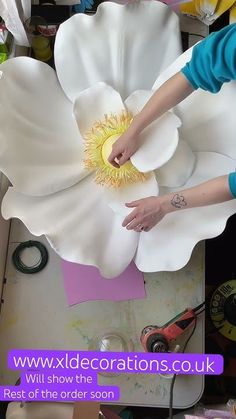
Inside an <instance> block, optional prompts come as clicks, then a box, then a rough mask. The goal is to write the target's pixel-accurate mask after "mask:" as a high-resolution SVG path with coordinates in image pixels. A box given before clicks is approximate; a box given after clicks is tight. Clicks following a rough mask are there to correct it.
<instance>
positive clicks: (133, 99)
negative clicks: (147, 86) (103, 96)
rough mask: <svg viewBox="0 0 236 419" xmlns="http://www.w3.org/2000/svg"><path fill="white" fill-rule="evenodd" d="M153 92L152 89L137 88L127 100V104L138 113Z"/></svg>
mask: <svg viewBox="0 0 236 419" xmlns="http://www.w3.org/2000/svg"><path fill="white" fill-rule="evenodd" d="M153 93H154V92H153V91H152V90H136V91H135V92H133V93H132V94H131V95H130V96H129V97H128V98H127V99H126V100H125V106H126V107H127V109H128V110H129V111H130V112H132V114H133V115H137V113H139V112H140V111H141V110H142V109H143V107H144V105H146V103H147V102H148V101H149V99H150V98H151V97H152V95H153Z"/></svg>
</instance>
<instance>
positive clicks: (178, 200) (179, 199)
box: [171, 193, 187, 208]
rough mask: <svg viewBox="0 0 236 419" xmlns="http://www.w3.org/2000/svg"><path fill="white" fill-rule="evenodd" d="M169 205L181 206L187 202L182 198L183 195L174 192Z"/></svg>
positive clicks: (184, 205)
mask: <svg viewBox="0 0 236 419" xmlns="http://www.w3.org/2000/svg"><path fill="white" fill-rule="evenodd" d="M171 205H173V207H175V208H183V207H186V205H187V202H186V201H185V199H184V196H183V195H179V194H177V193H176V194H175V195H174V196H173V198H172V199H171Z"/></svg>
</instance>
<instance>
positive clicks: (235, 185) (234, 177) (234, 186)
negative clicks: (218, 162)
mask: <svg viewBox="0 0 236 419" xmlns="http://www.w3.org/2000/svg"><path fill="white" fill-rule="evenodd" d="M228 181H229V189H230V192H231V194H232V196H233V197H234V198H236V172H232V173H230V174H229V177H228Z"/></svg>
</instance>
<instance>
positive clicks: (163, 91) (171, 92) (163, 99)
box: [129, 72, 194, 135]
mask: <svg viewBox="0 0 236 419" xmlns="http://www.w3.org/2000/svg"><path fill="white" fill-rule="evenodd" d="M193 91H194V88H193V87H192V86H191V85H190V83H189V82H188V80H187V79H186V77H185V76H184V75H183V74H182V73H181V72H179V73H177V74H175V75H174V76H173V77H171V78H170V79H169V80H167V81H166V82H165V83H164V84H163V85H162V86H161V87H160V88H159V89H158V90H157V91H156V92H155V93H154V94H153V96H152V97H151V98H150V99H149V101H148V102H147V103H146V105H145V106H144V107H143V109H142V111H141V112H140V113H139V114H138V115H137V116H135V118H134V120H133V122H132V124H131V125H130V128H129V131H130V133H132V135H138V134H139V133H140V132H141V131H143V129H144V128H146V127H147V126H148V125H149V124H151V122H153V121H154V120H155V119H157V118H159V117H160V116H161V115H163V114H164V113H165V112H167V111H168V110H169V109H172V108H173V107H174V106H176V105H177V104H178V103H180V102H181V101H182V100H184V99H185V98H186V97H187V96H189V95H190V94H191V93H192V92H193Z"/></svg>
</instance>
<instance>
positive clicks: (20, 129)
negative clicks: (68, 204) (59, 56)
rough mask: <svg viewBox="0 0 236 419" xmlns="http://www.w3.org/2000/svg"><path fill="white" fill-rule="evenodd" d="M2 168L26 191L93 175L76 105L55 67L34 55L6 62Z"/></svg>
mask: <svg viewBox="0 0 236 419" xmlns="http://www.w3.org/2000/svg"><path fill="white" fill-rule="evenodd" d="M1 71H2V77H1V79H0V103H1V112H0V127H1V129H0V169H1V171H2V172H4V173H5V175H6V176H7V177H8V178H9V180H10V181H11V183H12V184H13V185H14V187H15V188H16V189H17V190H18V191H20V192H22V193H25V194H29V195H30V194H32V195H44V194H49V193H53V192H56V191H58V190H61V189H63V188H67V187H69V186H71V185H73V184H74V183H76V182H77V181H78V180H79V179H81V178H82V177H84V176H85V175H86V174H87V171H85V170H84V168H83V165H82V164H81V162H82V143H81V141H80V137H79V133H78V128H77V125H76V121H75V120H74V118H73V115H72V105H71V103H70V102H69V100H68V99H67V97H66V96H65V95H64V93H63V92H62V90H61V88H60V85H59V83H58V80H57V77H56V74H55V72H54V70H53V69H52V68H51V67H49V66H48V65H46V64H44V63H42V62H40V61H36V60H33V59H31V58H28V57H19V58H14V59H11V60H8V61H6V62H4V63H3V64H2V65H1Z"/></svg>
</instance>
